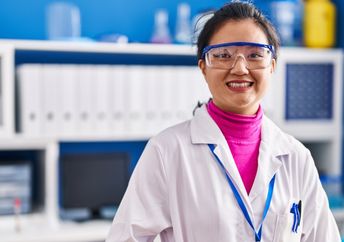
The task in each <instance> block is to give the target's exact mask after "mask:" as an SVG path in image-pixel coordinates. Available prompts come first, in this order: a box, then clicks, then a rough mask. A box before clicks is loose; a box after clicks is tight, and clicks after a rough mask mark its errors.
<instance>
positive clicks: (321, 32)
mask: <svg viewBox="0 0 344 242" xmlns="http://www.w3.org/2000/svg"><path fill="white" fill-rule="evenodd" d="M303 25H304V26H303V27H304V44H305V46H307V47H311V48H328V47H333V46H334V45H335V31H336V9H335V6H334V4H333V3H332V2H330V1H329V0H308V1H306V2H305V5H304V23H303Z"/></svg>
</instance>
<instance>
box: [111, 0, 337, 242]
mask: <svg viewBox="0 0 344 242" xmlns="http://www.w3.org/2000/svg"><path fill="white" fill-rule="evenodd" d="M197 47H198V66H199V68H200V71H201V72H202V73H203V75H204V79H205V81H206V82H207V84H208V87H209V89H210V92H211V94H212V96H213V99H212V100H210V101H209V102H208V103H206V104H204V105H202V106H201V107H200V108H198V109H197V110H196V112H195V116H194V117H193V118H192V119H191V120H189V121H186V122H184V123H181V124H178V125H176V126H174V127H171V128H168V129H167V130H165V131H163V132H161V133H160V134H158V135H157V136H155V137H153V138H152V139H151V140H150V141H149V142H148V144H147V146H146V148H145V150H144V152H143V154H142V156H141V158H140V160H139V162H138V164H137V166H136V168H135V171H134V173H133V175H132V177H131V179H130V182H129V186H128V189H127V191H126V194H125V196H124V198H123V200H122V202H121V205H120V207H119V209H118V212H117V214H116V216H115V218H114V221H113V225H112V228H111V230H110V233H109V236H108V239H107V242H124V241H139V242H144V241H145V242H146V241H153V239H154V238H155V237H156V236H157V235H160V237H161V241H162V242H167V241H178V242H209V241H216V242H218V241H230V242H242V241H245V242H246V241H264V242H296V241H302V242H316V241H331V242H339V241H340V236H339V232H338V229H337V226H336V224H335V221H334V218H333V216H332V214H331V212H330V209H329V205H328V200H327V197H326V194H325V192H324V190H323V188H322V186H321V183H320V180H319V177H318V173H317V170H316V167H315V164H314V161H313V159H312V156H311V154H310V152H309V151H308V150H307V149H306V148H305V147H304V146H303V145H302V144H301V143H300V142H298V141H297V140H295V139H294V138H293V137H291V136H289V135H287V134H285V133H284V132H283V131H281V130H280V129H279V128H278V127H276V125H275V124H273V123H272V121H271V120H270V119H268V118H267V117H266V116H265V115H264V110H263V107H262V106H261V105H260V103H261V101H262V98H263V97H264V94H265V92H266V90H267V88H268V86H269V82H270V81H272V80H271V78H272V74H273V72H274V70H275V68H276V60H277V55H278V49H279V40H278V37H277V33H276V31H275V29H274V28H273V26H272V25H271V23H270V22H269V21H268V20H267V19H266V18H265V17H264V16H263V15H262V13H261V12H260V11H259V10H258V9H257V8H255V6H253V5H252V4H250V3H246V2H240V1H234V2H231V3H228V4H226V5H224V6H223V7H222V8H221V9H219V10H217V11H216V12H214V13H213V15H212V17H211V18H209V20H208V21H207V23H206V24H205V26H204V28H203V30H202V32H201V33H200V35H199V38H198V43H197ZM190 91H191V90H190ZM263 228H264V229H263Z"/></svg>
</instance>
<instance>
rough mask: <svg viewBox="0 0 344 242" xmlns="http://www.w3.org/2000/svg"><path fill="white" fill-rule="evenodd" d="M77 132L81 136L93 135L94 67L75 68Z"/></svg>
mask: <svg viewBox="0 0 344 242" xmlns="http://www.w3.org/2000/svg"><path fill="white" fill-rule="evenodd" d="M77 73H78V74H77V124H78V125H77V132H78V134H79V135H82V136H92V135H94V122H95V112H94V110H95V108H94V83H95V82H94V79H95V75H94V66H92V65H79V66H77Z"/></svg>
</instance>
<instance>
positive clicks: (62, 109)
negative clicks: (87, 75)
mask: <svg viewBox="0 0 344 242" xmlns="http://www.w3.org/2000/svg"><path fill="white" fill-rule="evenodd" d="M59 72H60V73H61V79H60V81H59V85H58V91H57V95H58V97H59V105H58V106H59V112H58V115H59V119H58V121H59V123H58V133H59V135H61V136H63V137H68V136H75V135H77V132H76V130H77V127H78V123H77V97H78V96H77V93H78V90H77V88H78V80H77V78H78V73H77V72H78V69H77V65H61V66H60V70H59Z"/></svg>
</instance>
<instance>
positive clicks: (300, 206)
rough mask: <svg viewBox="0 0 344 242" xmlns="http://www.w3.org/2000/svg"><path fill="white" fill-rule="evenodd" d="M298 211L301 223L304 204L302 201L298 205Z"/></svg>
mask: <svg viewBox="0 0 344 242" xmlns="http://www.w3.org/2000/svg"><path fill="white" fill-rule="evenodd" d="M297 209H298V210H299V214H300V221H301V212H302V202H301V200H300V201H299V203H298V205H297Z"/></svg>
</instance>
